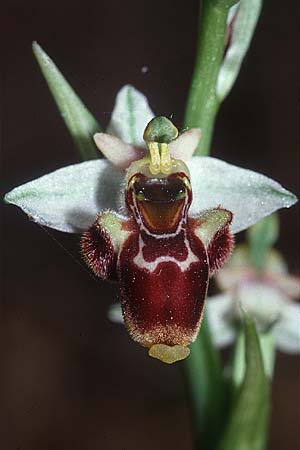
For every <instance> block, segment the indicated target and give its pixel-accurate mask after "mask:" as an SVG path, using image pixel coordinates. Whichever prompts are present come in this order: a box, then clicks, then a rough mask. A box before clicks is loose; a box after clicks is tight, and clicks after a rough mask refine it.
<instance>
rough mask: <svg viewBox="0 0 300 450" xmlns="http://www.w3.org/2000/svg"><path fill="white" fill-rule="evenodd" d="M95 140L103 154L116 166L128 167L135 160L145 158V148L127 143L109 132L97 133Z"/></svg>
mask: <svg viewBox="0 0 300 450" xmlns="http://www.w3.org/2000/svg"><path fill="white" fill-rule="evenodd" d="M94 141H95V143H96V145H97V147H98V148H99V150H101V152H102V153H103V155H104V156H105V157H106V158H107V159H108V160H109V161H110V162H111V163H112V164H113V165H114V166H116V167H119V168H120V169H123V170H125V169H127V168H128V167H129V166H130V164H131V163H132V162H133V161H136V160H137V159H141V158H143V156H144V155H145V150H144V149H142V148H140V147H135V146H134V145H130V144H126V142H123V141H121V139H119V138H117V137H115V136H112V135H110V134H107V133H96V134H95V135H94Z"/></svg>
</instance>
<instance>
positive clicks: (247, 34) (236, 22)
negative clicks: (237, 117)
mask: <svg viewBox="0 0 300 450" xmlns="http://www.w3.org/2000/svg"><path fill="white" fill-rule="evenodd" d="M261 7H262V0H240V2H239V4H238V8H237V11H236V15H235V17H234V19H233V30H232V34H231V38H230V43H229V48H228V49H227V52H226V54H225V58H224V61H223V63H222V65H221V67H220V71H219V75H218V79H217V88H216V92H217V97H218V99H219V101H222V100H224V98H225V97H226V96H227V95H228V93H229V92H230V90H231V88H232V86H233V84H234V82H235V80H236V78H237V76H238V74H239V71H240V68H241V64H242V62H243V59H244V57H245V55H246V53H247V51H248V48H249V46H250V42H251V39H252V36H253V34H254V31H255V27H256V24H257V21H258V18H259V15H260V11H261ZM233 8H235V6H233Z"/></svg>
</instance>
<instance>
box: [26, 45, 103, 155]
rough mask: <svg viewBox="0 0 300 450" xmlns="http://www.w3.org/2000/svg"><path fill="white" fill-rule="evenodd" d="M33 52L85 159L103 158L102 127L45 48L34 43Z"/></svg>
mask: <svg viewBox="0 0 300 450" xmlns="http://www.w3.org/2000/svg"><path fill="white" fill-rule="evenodd" d="M32 49H33V53H34V55H35V57H36V59H37V61H38V63H39V65H40V68H41V70H42V73H43V75H44V77H45V79H46V81H47V84H48V86H49V89H50V91H51V93H52V95H53V97H54V100H55V102H56V104H57V107H58V109H59V111H60V114H61V116H62V118H63V120H64V122H65V124H66V126H67V128H68V130H69V132H70V134H71V136H72V138H73V140H74V142H75V144H76V146H77V148H78V151H79V154H80V157H81V159H82V160H87V159H95V158H99V157H100V152H99V151H98V150H97V147H96V145H95V143H94V141H93V135H94V134H95V133H97V132H98V131H101V127H100V125H99V124H98V122H97V121H96V119H95V118H94V117H93V115H92V114H91V113H90V112H89V111H88V109H87V108H86V106H85V105H84V104H83V103H82V101H81V100H80V98H79V97H78V95H77V94H76V92H75V91H74V90H73V88H72V87H71V86H70V84H69V83H68V82H67V80H66V79H65V78H64V77H63V75H62V74H61V72H60V71H59V70H58V68H57V67H56V65H55V64H54V62H53V61H52V60H51V59H50V58H49V56H48V55H47V53H45V52H44V50H43V49H42V47H40V46H39V44H38V43H37V42H34V43H33V45H32Z"/></svg>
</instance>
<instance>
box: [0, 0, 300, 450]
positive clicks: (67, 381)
mask: <svg viewBox="0 0 300 450" xmlns="http://www.w3.org/2000/svg"><path fill="white" fill-rule="evenodd" d="M293 5H294V6H295V7H296V5H297V2H296V1H290V2H288V5H287V3H285V2H283V1H278V0H273V1H266V2H265V6H264V9H263V13H262V16H261V19H260V21H259V24H258V28H257V33H256V35H255V38H254V41H253V43H252V46H251V51H250V53H249V55H248V56H247V58H246V61H245V63H244V65H243V68H242V71H241V74H240V77H239V79H238V81H237V83H236V84H235V86H234V89H233V91H232V93H231V95H230V97H229V98H228V99H227V100H226V101H225V103H224V105H223V106H222V108H221V111H220V114H219V117H218V120H217V124H216V132H215V136H214V141H213V154H214V155H215V156H218V157H221V158H223V159H225V160H228V161H229V162H233V163H236V164H239V165H241V166H244V167H248V168H251V169H254V170H259V171H261V172H263V173H265V174H267V175H269V176H271V177H272V178H275V179H276V180H278V181H280V182H281V183H282V184H283V185H284V186H285V187H287V188H288V189H290V190H291V191H293V192H296V193H297V191H298V163H299V160H298V149H297V133H298V123H297V122H298V116H297V100H296V98H297V87H298V85H297V69H296V66H295V59H296V55H297V47H296V45H297V40H298V39H297V38H299V35H298V33H297V32H296V30H297V28H296V17H297V16H296V9H293ZM197 17H198V2H197V1H185V2H184V1H180V2H179V1H174V0H173V1H172V0H165V1H156V0H155V1H152V2H143V1H137V0H134V1H127V2H117V1H113V0H111V1H109V2H104V1H101V0H98V1H86V2H76V1H72V2H71V1H67V0H61V1H59V2H54V1H52V2H40V1H37V0H35V1H32V0H31V1H28V2H21V1H10V2H8V1H6V2H5V3H4V5H2V18H1V22H2V23H1V28H0V29H1V32H2V39H1V42H2V44H3V47H2V58H1V63H2V64H1V66H2V69H3V78H2V80H3V83H2V86H3V89H2V92H1V94H2V95H1V97H2V100H1V107H2V112H1V116H2V120H1V123H2V148H1V157H2V158H1V159H2V164H1V181H2V186H1V194H2V193H4V192H6V191H8V190H10V189H11V188H12V187H14V186H16V185H19V184H22V183H24V182H26V181H28V180H31V179H33V178H35V177H37V176H40V175H42V174H45V173H47V172H49V171H51V170H54V169H56V168H58V167H61V166H64V165H68V164H70V163H72V162H75V161H76V156H75V152H74V147H73V143H72V141H71V139H70V137H69V135H68V132H67V131H66V129H65V127H64V124H63V123H62V121H61V119H60V117H59V114H58V113H57V110H56V107H55V105H54V103H53V100H52V99H51V97H50V94H49V92H48V89H47V87H46V84H45V82H44V80H43V78H42V76H41V73H40V71H39V69H38V66H37V64H36V62H35V60H34V58H33V56H32V52H31V42H32V40H37V41H38V42H39V43H40V44H41V45H42V46H43V47H44V49H45V50H46V51H47V52H48V53H49V55H51V57H52V58H53V59H54V61H55V62H56V63H57V64H58V66H59V67H60V69H61V70H62V71H63V73H64V74H65V76H66V77H67V79H68V80H69V81H70V83H71V84H72V86H74V87H75V89H76V90H77V92H78V93H79V95H80V96H81V98H82V99H83V100H84V101H85V103H86V104H87V106H88V107H89V108H90V109H91V111H92V112H93V113H94V114H95V115H96V117H97V118H98V120H99V122H100V123H101V124H102V125H103V126H105V125H106V124H107V123H108V120H109V115H110V112H111V110H112V107H113V103H114V97H115V94H116V92H117V90H118V89H119V88H120V87H121V86H122V85H124V84H125V83H128V82H130V83H132V84H133V85H134V86H136V87H137V88H138V89H140V90H142V92H144V93H145V94H146V95H147V97H148V99H149V102H150V104H151V106H152V108H153V110H154V111H155V112H156V113H157V114H159V115H171V114H173V119H174V121H175V123H177V124H178V125H180V124H181V122H182V118H183V112H184V102H185V99H186V95H187V91H188V86H189V82H190V77H191V72H192V68H193V59H194V54H195V42H196V33H197V22H198V18H197ZM143 66H147V67H148V68H149V70H148V72H147V73H145V74H144V73H142V71H141V68H142V67H143ZM298 192H299V191H298ZM2 212H3V214H2V216H1V218H2V224H3V227H2V240H1V250H2V252H1V253H2V256H3V257H2V276H1V281H2V297H1V298H2V303H1V306H2V309H1V313H2V314H1V327H0V329H1V331H0V333H1V335H2V336H1V341H0V342H1V344H0V346H1V348H0V352H1V372H0V378H1V380H0V436H1V438H0V448H1V449H2V448H3V449H4V450H71V449H72V450H96V449H97V450H98V449H99V450H100V449H101V450H102V449H104V450H106V449H107V450H135V449H139V450H152V449H154V448H157V449H164V450H169V449H182V450H192V449H193V441H192V430H191V424H190V418H189V411H188V406H187V403H186V400H185V396H184V389H183V383H182V378H181V373H180V370H179V369H178V366H173V367H169V366H166V365H162V364H161V363H159V362H158V361H155V360H152V359H150V358H148V357H147V355H146V352H145V351H144V350H143V349H142V348H140V347H139V346H138V345H136V344H135V343H133V342H132V341H131V340H130V339H129V336H128V334H127V333H126V332H125V330H124V329H123V327H121V326H117V325H114V324H111V323H109V321H108V320H107V318H106V311H107V308H108V305H109V304H110V303H111V302H112V301H113V299H114V298H115V297H116V295H117V292H116V289H115V287H114V286H113V285H109V284H106V283H101V282H100V281H97V282H96V281H95V280H93V278H91V277H90V276H89V275H88V273H87V272H86V271H85V270H84V269H83V268H82V266H81V265H79V264H77V262H76V260H75V259H74V258H73V256H75V257H76V258H78V259H79V256H78V254H77V245H78V238H77V237H76V236H70V235H64V234H62V233H58V232H57V233H56V232H53V231H50V234H51V236H52V237H54V239H56V240H58V241H59V242H60V243H61V244H62V245H63V246H64V247H66V248H67V249H68V251H70V253H71V255H69V254H68V253H67V252H66V251H65V250H64V248H62V247H61V246H59V245H58V244H57V242H55V240H53V239H51V237H49V235H48V234H47V233H46V232H45V231H44V230H43V229H42V228H40V227H39V226H38V225H36V224H34V223H31V222H29V221H28V220H27V218H26V216H25V215H24V214H23V213H22V212H21V211H20V210H18V209H17V208H14V207H12V206H2ZM280 215H281V219H282V221H281V237H280V241H279V243H278V248H279V249H280V250H281V251H282V252H284V254H285V256H286V258H287V261H288V263H289V266H290V268H291V269H292V271H293V272H295V273H296V272H297V270H298V269H299V260H298V251H299V241H298V233H297V230H298V222H297V218H298V216H297V207H294V208H292V209H291V210H286V211H283V212H281V213H280ZM72 255H73V256H72ZM273 400H274V401H273V414H272V424H271V437H270V445H269V449H271V450H295V448H296V447H297V443H299V433H298V428H299V423H300V422H299V418H300V417H299V359H298V358H297V357H292V356H287V355H283V354H278V358H277V367H276V375H275V380H274V386H273Z"/></svg>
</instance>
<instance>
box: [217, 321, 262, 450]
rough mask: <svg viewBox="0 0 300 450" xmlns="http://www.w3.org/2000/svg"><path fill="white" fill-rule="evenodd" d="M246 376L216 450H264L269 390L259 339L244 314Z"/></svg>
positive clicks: (253, 326)
mask: <svg viewBox="0 0 300 450" xmlns="http://www.w3.org/2000/svg"><path fill="white" fill-rule="evenodd" d="M244 332H245V343H246V345H245V362H246V368H245V376H244V379H243V382H242V384H241V386H240V388H239V389H238V391H237V393H236V397H235V399H234V401H233V405H232V409H231V412H230V415H229V420H228V423H227V425H226V428H225V432H224V435H223V438H222V439H221V442H220V445H219V446H218V450H264V449H265V446H266V439H267V429H268V420H269V412H270V386H269V381H268V378H267V376H266V375H265V370H264V364H263V358H262V352H261V349H260V344H259V338H258V336H257V333H256V329H255V325H254V322H253V320H252V319H251V318H250V317H249V316H248V315H246V314H245V316H244Z"/></svg>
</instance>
